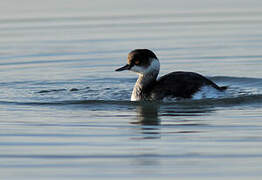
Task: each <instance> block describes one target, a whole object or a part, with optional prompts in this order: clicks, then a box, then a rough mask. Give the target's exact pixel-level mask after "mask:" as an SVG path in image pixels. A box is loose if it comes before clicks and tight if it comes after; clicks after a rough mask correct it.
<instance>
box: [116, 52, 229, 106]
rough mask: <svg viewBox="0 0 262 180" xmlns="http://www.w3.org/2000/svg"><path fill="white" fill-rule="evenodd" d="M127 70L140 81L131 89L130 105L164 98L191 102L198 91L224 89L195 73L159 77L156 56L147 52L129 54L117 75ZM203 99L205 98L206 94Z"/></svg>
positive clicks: (178, 73)
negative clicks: (135, 74) (131, 102)
mask: <svg viewBox="0 0 262 180" xmlns="http://www.w3.org/2000/svg"><path fill="white" fill-rule="evenodd" d="M124 70H130V71H133V72H136V73H138V75H139V77H138V79H137V81H136V84H135V86H134V89H133V92H132V96H131V101H140V100H163V99H164V98H193V97H194V96H199V92H200V91H201V90H203V89H204V90H205V92H207V91H212V92H213V93H214V92H218V93H219V92H223V91H224V90H225V89H226V87H219V86H218V85H216V84H215V83H214V82H212V81H211V80H209V79H207V78H206V77H204V76H202V75H200V74H198V73H194V72H183V71H177V72H172V73H169V74H167V75H164V76H162V77H160V78H159V79H158V80H157V76H158V73H159V70H160V63H159V60H158V58H157V57H156V55H155V54H154V53H153V52H152V51H150V50H148V49H135V50H133V51H131V52H130V53H129V54H128V58H127V64H126V65H125V66H123V67H121V68H119V69H116V71H124ZM201 97H202V98H203V97H204V98H208V95H207V96H206V95H205V94H204V95H203V94H202V96H201Z"/></svg>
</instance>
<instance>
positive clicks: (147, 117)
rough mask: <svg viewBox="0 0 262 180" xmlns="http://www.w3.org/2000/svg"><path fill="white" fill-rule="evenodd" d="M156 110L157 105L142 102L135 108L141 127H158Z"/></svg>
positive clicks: (158, 121)
mask: <svg viewBox="0 0 262 180" xmlns="http://www.w3.org/2000/svg"><path fill="white" fill-rule="evenodd" d="M158 109H159V105H158V104H156V103H150V102H144V103H141V104H139V105H138V106H136V111H137V118H138V120H139V123H140V124H142V125H159V124H160V120H159V118H158Z"/></svg>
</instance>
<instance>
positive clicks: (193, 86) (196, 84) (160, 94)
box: [147, 71, 223, 100]
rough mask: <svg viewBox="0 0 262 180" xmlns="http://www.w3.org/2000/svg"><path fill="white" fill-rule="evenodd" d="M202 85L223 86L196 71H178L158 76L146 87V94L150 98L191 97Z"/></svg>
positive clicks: (218, 88)
mask: <svg viewBox="0 0 262 180" xmlns="http://www.w3.org/2000/svg"><path fill="white" fill-rule="evenodd" d="M203 86H211V87H213V88H215V89H217V90H220V91H222V90H223V88H221V87H219V86H217V85H216V84H215V83H214V82H212V81H211V80H209V79H207V78H205V77H204V76H202V75H200V74H198V73H194V72H183V71H178V72H172V73H169V74H167V75H164V76H162V77H161V78H159V79H158V80H157V81H155V83H154V84H153V85H152V86H151V87H149V88H148V89H147V94H150V98H153V99H157V100H161V99H163V98H164V97H180V98H191V97H192V95H194V93H196V92H197V91H199V90H200V88H201V87H203Z"/></svg>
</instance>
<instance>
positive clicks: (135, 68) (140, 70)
mask: <svg viewBox="0 0 262 180" xmlns="http://www.w3.org/2000/svg"><path fill="white" fill-rule="evenodd" d="M159 69H160V64H159V61H158V60H157V59H153V60H152V62H151V64H150V66H149V67H147V68H146V67H141V66H137V65H134V66H133V67H132V68H131V69H130V70H131V71H134V72H137V73H140V74H147V73H151V72H157V73H158V72H159Z"/></svg>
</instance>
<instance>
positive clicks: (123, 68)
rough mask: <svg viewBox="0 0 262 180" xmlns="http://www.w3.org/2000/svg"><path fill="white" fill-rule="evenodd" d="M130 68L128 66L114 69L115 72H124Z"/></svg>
mask: <svg viewBox="0 0 262 180" xmlns="http://www.w3.org/2000/svg"><path fill="white" fill-rule="evenodd" d="M130 68H131V66H130V65H129V64H127V65H125V66H123V67H121V68H118V69H116V70H115V71H124V70H129V69H130Z"/></svg>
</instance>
